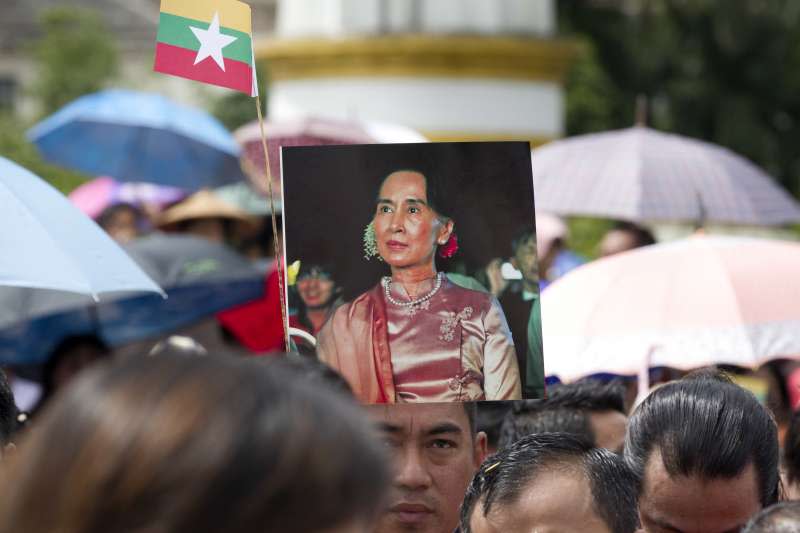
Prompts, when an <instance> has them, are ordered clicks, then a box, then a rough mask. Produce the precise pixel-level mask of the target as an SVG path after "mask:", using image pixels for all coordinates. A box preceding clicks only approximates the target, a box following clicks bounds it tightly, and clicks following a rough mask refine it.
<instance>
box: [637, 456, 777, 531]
mask: <svg viewBox="0 0 800 533" xmlns="http://www.w3.org/2000/svg"><path fill="white" fill-rule="evenodd" d="M639 505H640V512H641V514H642V517H643V518H646V519H647V520H649V521H652V522H658V523H660V524H662V526H663V525H668V526H670V527H673V528H676V529H678V530H681V531H687V532H694V531H707V532H711V533H714V532H725V531H730V530H733V529H735V528H736V527H741V526H743V525H744V524H745V523H746V522H747V520H748V519H749V518H750V517H751V516H752V515H754V514H755V513H756V512H758V510H760V508H761V501H760V494H759V486H758V476H757V474H756V469H755V465H754V464H753V463H752V462H750V463H749V464H748V465H746V466H745V468H744V470H743V471H742V472H741V473H740V474H739V475H738V476H736V477H732V478H731V477H719V478H705V477H702V476H699V475H697V474H690V475H688V476H687V475H683V474H677V475H673V474H670V473H669V472H668V471H667V469H666V467H665V466H664V462H663V460H662V458H661V453H660V451H659V450H657V449H656V450H654V451H653V452H652V453H651V454H650V457H649V458H648V460H647V463H646V464H645V473H644V483H643V486H642V494H641V498H640V502H639Z"/></svg>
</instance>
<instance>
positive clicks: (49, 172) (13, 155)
mask: <svg viewBox="0 0 800 533" xmlns="http://www.w3.org/2000/svg"><path fill="white" fill-rule="evenodd" d="M25 129H26V128H25V126H24V125H23V124H22V123H21V122H20V121H19V120H18V119H16V118H14V117H12V116H10V115H3V114H0V156H3V157H5V158H7V159H10V160H11V161H14V162H15V163H17V164H18V165H20V166H23V167H25V168H27V169H28V170H30V171H31V172H33V173H34V174H36V175H37V176H39V177H40V178H42V179H44V180H47V181H48V182H50V184H51V185H53V186H54V187H55V188H57V189H58V190H60V191H61V192H62V193H64V194H67V193H69V192H70V191H71V190H72V189H74V188H75V187H77V186H78V185H80V184H81V183H83V182H84V181H86V180H87V179H88V178H87V177H86V176H84V175H82V174H79V173H77V172H71V171H69V170H65V169H63V168H61V167H57V166H54V165H51V164H49V163H45V162H44V160H43V159H42V158H41V156H40V155H39V152H38V151H37V150H36V147H35V146H33V144H31V143H30V142H29V141H28V139H26V138H25V133H24V132H25Z"/></svg>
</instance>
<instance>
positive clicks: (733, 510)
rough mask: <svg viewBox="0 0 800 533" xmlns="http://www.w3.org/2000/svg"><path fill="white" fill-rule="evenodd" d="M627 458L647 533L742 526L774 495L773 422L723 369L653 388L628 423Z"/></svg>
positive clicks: (713, 531) (718, 532)
mask: <svg viewBox="0 0 800 533" xmlns="http://www.w3.org/2000/svg"><path fill="white" fill-rule="evenodd" d="M625 458H626V460H627V461H628V464H629V465H630V466H631V468H632V469H633V471H634V474H635V475H636V477H637V480H638V485H639V487H638V490H639V516H640V518H641V522H642V527H643V529H644V531H646V532H661V531H682V532H685V533H695V532H698V533H699V532H703V533H726V532H728V531H739V529H740V528H742V527H743V526H744V525H745V524H746V523H747V521H748V520H749V519H750V517H751V516H752V515H754V514H755V513H757V512H758V511H759V510H760V509H761V508H762V507H766V506H768V505H771V504H772V503H774V502H775V501H776V500H777V499H778V492H779V489H778V487H779V476H778V438H777V428H776V426H775V423H774V421H773V420H772V418H771V416H770V414H769V412H768V411H767V410H766V408H764V407H763V406H762V405H761V404H759V403H758V400H756V399H755V397H754V396H753V395H752V394H751V393H749V392H747V391H746V390H744V389H742V388H741V387H739V386H737V385H734V384H733V383H731V382H730V380H728V379H727V378H725V377H724V376H722V375H720V374H716V373H707V372H704V373H698V374H695V375H692V376H690V377H688V378H685V379H683V380H680V381H675V382H672V383H668V384H666V385H663V386H661V387H660V388H658V389H656V390H655V391H653V392H652V393H651V394H650V396H648V397H647V398H646V399H645V400H644V401H643V402H642V403H641V405H639V407H638V408H637V409H636V411H635V413H634V414H633V416H631V419H630V421H629V423H628V433H627V436H626V440H625Z"/></svg>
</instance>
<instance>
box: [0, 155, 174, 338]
mask: <svg viewBox="0 0 800 533" xmlns="http://www.w3.org/2000/svg"><path fill="white" fill-rule="evenodd" d="M0 206H2V209H0V219H1V220H2V226H3V228H5V230H4V231H1V232H0V250H2V251H3V254H2V259H0V287H17V288H26V289H50V290H56V291H65V292H70V293H77V294H82V295H88V296H91V297H92V298H93V299H94V300H99V296H100V295H101V294H103V293H108V292H130V291H147V292H155V293H159V294H162V291H161V288H160V287H158V285H156V284H155V283H154V282H153V280H151V279H150V278H149V277H147V275H146V274H145V273H144V272H142V270H141V269H140V268H139V267H138V266H137V265H136V264H135V263H134V262H133V261H131V259H130V258H129V257H128V256H127V255H126V254H125V252H123V251H122V249H120V247H119V246H118V245H117V244H116V243H115V242H114V241H113V240H112V239H111V238H110V237H109V236H108V235H106V234H105V233H104V232H103V231H102V230H101V229H100V228H99V227H97V225H96V224H95V223H94V222H92V221H91V220H90V219H89V218H88V217H87V216H86V215H84V214H83V213H82V212H81V211H80V210H79V209H78V208H77V207H75V206H74V205H72V204H71V203H70V202H69V201H68V200H67V199H66V198H65V197H64V196H63V195H62V194H61V193H59V192H58V191H57V190H55V189H54V188H53V187H51V186H50V185H49V184H48V183H46V182H45V181H44V180H42V179H40V178H39V177H37V176H36V175H34V174H33V173H31V172H29V171H28V170H26V169H24V168H22V167H21V166H19V165H17V164H16V163H13V162H12V161H9V160H8V159H5V158H3V157H0ZM0 290H3V289H0ZM29 299H30V298H29ZM8 312H9V308H8V307H6V306H0V323H2V322H3V317H4V316H5V315H6V313H8ZM12 312H13V311H12Z"/></svg>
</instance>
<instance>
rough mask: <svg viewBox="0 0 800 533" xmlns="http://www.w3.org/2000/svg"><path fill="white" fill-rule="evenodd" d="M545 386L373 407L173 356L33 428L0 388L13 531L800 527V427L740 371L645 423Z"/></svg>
mask: <svg viewBox="0 0 800 533" xmlns="http://www.w3.org/2000/svg"><path fill="white" fill-rule="evenodd" d="M551 392H552V394H551V396H550V397H549V398H547V399H545V400H519V401H516V402H450V403H431V404H426V405H419V404H398V405H368V406H364V405H360V404H358V403H357V402H356V401H354V397H353V394H352V391H351V389H350V387H349V385H348V383H347V382H346V381H345V380H344V379H343V378H342V377H341V376H340V375H338V374H337V373H336V372H335V371H333V370H332V369H330V368H329V367H327V366H325V365H323V364H321V363H320V362H318V361H317V360H315V359H313V358H305V357H301V356H298V355H294V356H291V355H288V356H286V357H285V358H241V357H233V356H225V355H223V354H206V353H204V352H202V351H201V350H199V349H197V347H192V346H178V345H168V346H166V347H165V346H163V345H162V346H161V347H160V348H159V349H156V350H153V351H151V354H150V355H149V356H139V357H129V358H125V359H121V360H109V361H103V362H102V363H99V364H97V365H95V366H94V367H93V368H92V369H90V370H88V371H86V372H84V373H82V374H81V375H80V376H79V377H78V378H77V379H75V380H74V381H73V382H71V383H70V384H69V385H68V386H67V387H65V388H63V389H62V390H60V391H59V392H58V393H57V394H56V396H55V398H53V400H52V401H51V402H50V403H49V404H48V405H47V406H46V407H45V409H44V410H43V412H42V413H40V414H39V415H38V416H37V417H36V418H34V419H33V420H32V421H31V422H29V423H28V424H27V425H25V426H24V427H23V426H21V425H20V422H19V420H18V417H17V415H18V411H17V408H16V406H15V404H14V398H13V394H12V393H11V391H10V389H9V387H8V383H7V382H6V380H5V378H4V377H3V378H2V379H0V431H2V435H1V437H2V445H3V446H2V451H3V458H2V462H0V477H2V478H3V483H2V484H1V485H0V492H2V497H0V532H11V531H14V532H17V531H26V532H31V533H37V532H40V531H41V532H45V531H48V532H50V531H61V532H64V533H89V532H101V531H102V532H106V531H118V532H126V531H130V532H134V531H137V532H138V531H148V532H151V531H152V532H164V533H166V532H177V531H193V532H195V531H196V532H208V533H212V532H218V531H219V532H222V531H226V532H256V531H259V532H261V531H286V532H298V533H300V532H303V533H305V532H308V533H311V532H318V533H324V532H337V533H338V532H342V533H345V532H347V533H349V532H376V533H394V532H401V531H420V532H428V533H452V532H453V531H460V532H461V533H489V532H501V531H502V532H511V533H513V532H517V531H519V532H528V531H581V532H584V531H585V532H598V533H628V532H630V533H633V532H634V531H644V532H651V533H652V532H658V533H660V532H676V531H681V532H687V533H694V532H698V533H699V532H703V533H727V532H734V531H745V532H751V533H753V532H786V531H798V530H800V502H796V501H792V500H791V498H792V497H793V495H796V494H797V491H798V488H797V487H798V484H799V482H798V480H800V460H799V459H798V456H800V445H798V440H799V439H798V437H797V436H798V435H800V415H797V416H795V417H794V418H793V419H792V420H791V424H790V428H789V430H788V432H787V435H786V437H785V439H784V440H783V444H782V445H781V442H780V439H779V433H778V427H777V424H776V423H775V420H774V417H773V416H772V414H771V412H770V411H769V409H768V408H766V407H765V406H764V405H763V404H762V403H760V402H759V401H758V400H757V399H756V398H755V396H754V395H753V394H752V393H750V392H749V391H747V390H746V389H744V388H742V387H740V386H739V385H736V384H735V383H734V382H733V381H732V380H731V379H730V378H729V377H728V376H727V374H725V373H723V372H721V371H719V370H717V369H706V370H700V371H696V372H694V373H691V374H689V375H687V376H685V377H683V378H681V379H678V380H675V381H670V382H668V383H664V384H662V385H659V386H658V387H656V388H655V389H654V390H653V391H651V393H650V394H649V395H648V396H647V397H646V398H645V399H644V400H643V401H641V403H639V404H638V405H636V406H635V407H633V409H632V410H631V409H630V407H629V402H628V401H627V399H626V395H625V388H624V387H621V386H619V383H616V382H611V383H602V382H599V381H592V380H586V381H582V382H577V383H574V384H568V385H559V386H556V387H552V390H551ZM487 413H488V414H492V415H491V416H486V415H487ZM498 413H499V416H498ZM498 428H499V429H498Z"/></svg>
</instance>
